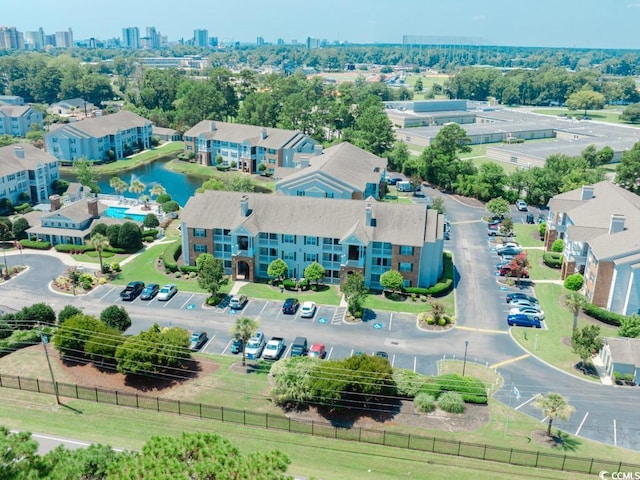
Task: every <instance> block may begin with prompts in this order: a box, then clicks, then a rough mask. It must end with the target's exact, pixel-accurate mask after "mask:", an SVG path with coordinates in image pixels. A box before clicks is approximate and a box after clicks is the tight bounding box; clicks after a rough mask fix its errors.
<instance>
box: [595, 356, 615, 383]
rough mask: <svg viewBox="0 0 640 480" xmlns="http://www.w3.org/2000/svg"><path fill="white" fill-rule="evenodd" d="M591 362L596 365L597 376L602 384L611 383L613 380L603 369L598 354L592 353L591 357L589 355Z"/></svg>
mask: <svg viewBox="0 0 640 480" xmlns="http://www.w3.org/2000/svg"><path fill="white" fill-rule="evenodd" d="M591 362H592V363H593V366H594V367H596V370H597V371H598V376H599V377H600V381H601V382H602V384H603V385H613V380H612V378H611V377H610V376H609V375H607V372H606V371H605V369H604V363H602V360H600V357H599V356H598V355H594V356H593V357H591Z"/></svg>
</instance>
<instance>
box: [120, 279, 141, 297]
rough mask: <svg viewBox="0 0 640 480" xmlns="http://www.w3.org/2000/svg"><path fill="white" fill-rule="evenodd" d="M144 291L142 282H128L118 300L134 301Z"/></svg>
mask: <svg viewBox="0 0 640 480" xmlns="http://www.w3.org/2000/svg"><path fill="white" fill-rule="evenodd" d="M142 290H144V282H130V283H129V284H128V285H127V286H126V287H124V290H122V291H121V292H120V298H121V299H122V300H126V301H129V302H130V301H132V300H135V299H136V297H137V296H138V295H140V294H141V293H142Z"/></svg>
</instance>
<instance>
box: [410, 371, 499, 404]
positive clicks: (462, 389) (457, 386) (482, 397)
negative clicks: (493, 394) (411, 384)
mask: <svg viewBox="0 0 640 480" xmlns="http://www.w3.org/2000/svg"><path fill="white" fill-rule="evenodd" d="M420 392H421V393H427V394H429V395H433V396H434V397H435V398H439V397H440V395H441V394H443V393H444V392H457V393H459V394H460V395H462V399H463V400H464V401H465V402H467V403H478V404H485V403H487V391H486V389H485V388H484V384H483V383H482V381H481V380H479V379H477V378H475V377H467V376H465V377H463V376H461V375H457V374H450V375H440V376H439V377H436V378H435V379H433V381H431V382H428V383H425V384H424V385H423V386H422V387H421V388H420Z"/></svg>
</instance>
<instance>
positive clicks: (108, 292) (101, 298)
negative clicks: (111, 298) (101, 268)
mask: <svg viewBox="0 0 640 480" xmlns="http://www.w3.org/2000/svg"><path fill="white" fill-rule="evenodd" d="M116 288H117V287H113V288H112V289H110V290H109V291H107V293H105V294H104V295H103V296H101V297H100V300H104V297H106V296H107V295H109V294H110V293H111V292H113V291H114V290H115V289H116Z"/></svg>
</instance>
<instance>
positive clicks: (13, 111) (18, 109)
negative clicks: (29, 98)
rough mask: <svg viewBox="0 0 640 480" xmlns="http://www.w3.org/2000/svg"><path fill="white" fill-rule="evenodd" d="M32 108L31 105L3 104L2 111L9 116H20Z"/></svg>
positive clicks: (0, 107) (0, 110)
mask: <svg viewBox="0 0 640 480" xmlns="http://www.w3.org/2000/svg"><path fill="white" fill-rule="evenodd" d="M29 110H31V107H30V106H29V105H1V106H0V112H2V113H3V114H5V115H7V116H9V117H20V116H22V115H24V114H25V113H27V112H28V111H29Z"/></svg>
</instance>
